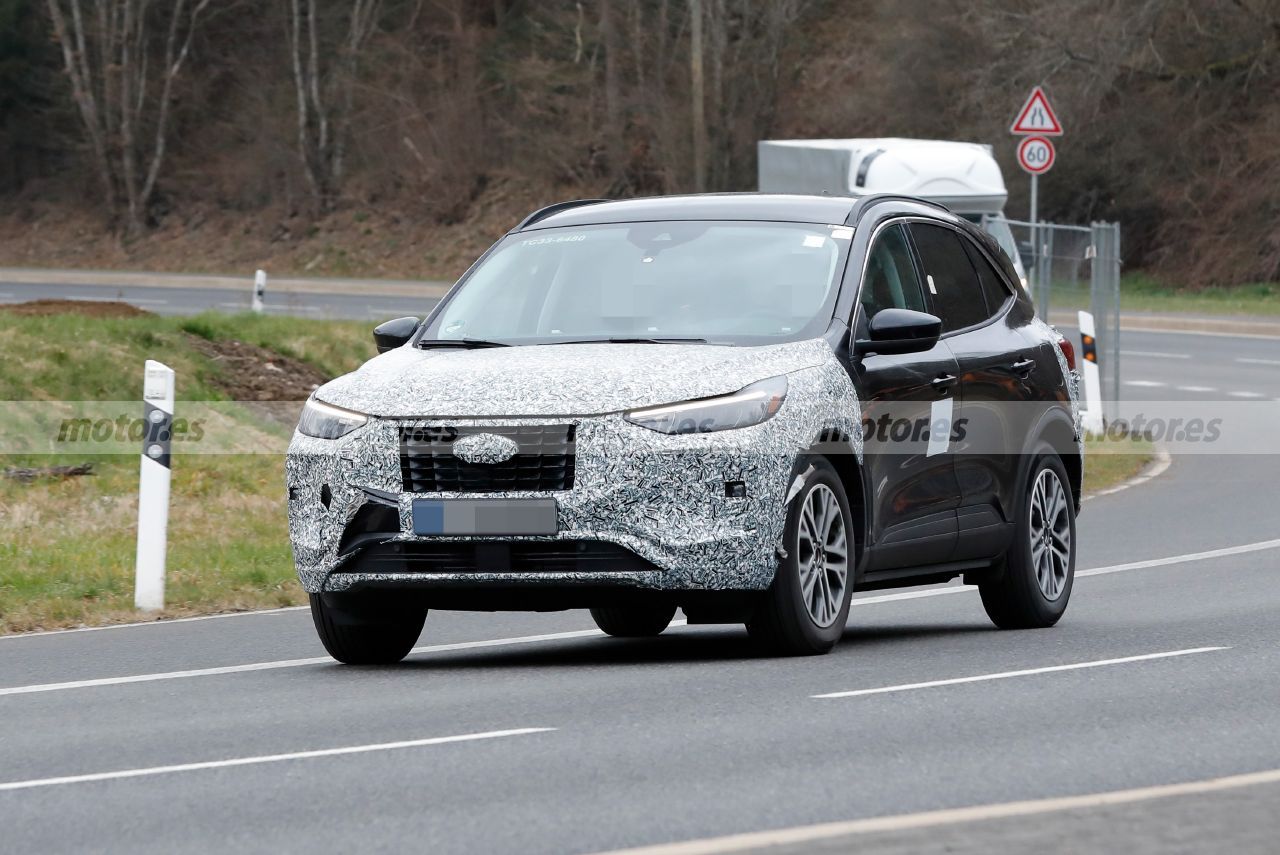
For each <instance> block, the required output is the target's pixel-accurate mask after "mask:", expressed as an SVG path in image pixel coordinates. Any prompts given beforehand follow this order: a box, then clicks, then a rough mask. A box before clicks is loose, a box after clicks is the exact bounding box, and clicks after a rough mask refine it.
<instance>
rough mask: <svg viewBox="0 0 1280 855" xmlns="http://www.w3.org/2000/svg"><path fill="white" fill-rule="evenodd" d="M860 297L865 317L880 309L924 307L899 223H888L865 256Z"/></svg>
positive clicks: (922, 294) (870, 316)
mask: <svg viewBox="0 0 1280 855" xmlns="http://www.w3.org/2000/svg"><path fill="white" fill-rule="evenodd" d="M861 301H862V310H863V314H864V315H865V316H866V319H867V320H868V321H869V320H871V318H872V317H874V316H875V314H876V312H878V311H880V310H881V309H914V310H915V311H917V312H923V311H925V305H924V292H923V291H922V290H921V288H920V277H919V275H917V273H916V268H915V265H914V264H912V262H911V252H910V250H908V249H907V239H906V235H905V234H903V232H902V226H890V227H889V228H887V229H885V230H884V231H883V232H881V233H880V236H879V237H877V238H876V242H875V245H874V246H873V247H872V248H871V255H870V257H869V258H868V259H867V275H866V276H865V277H864V278H863V281H862V296H861Z"/></svg>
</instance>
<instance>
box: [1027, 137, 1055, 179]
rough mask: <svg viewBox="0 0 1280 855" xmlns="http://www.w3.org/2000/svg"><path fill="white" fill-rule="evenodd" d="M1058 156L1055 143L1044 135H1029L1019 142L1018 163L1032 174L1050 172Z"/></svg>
mask: <svg viewBox="0 0 1280 855" xmlns="http://www.w3.org/2000/svg"><path fill="white" fill-rule="evenodd" d="M1056 156H1057V152H1055V151H1054V150H1053V143H1051V142H1050V141H1049V140H1047V139H1046V138H1044V137H1027V138H1026V139H1024V140H1023V141H1022V142H1020V143H1018V165H1019V166H1021V167H1022V168H1023V169H1025V170H1026V171H1027V172H1030V173H1031V174H1032V175H1039V174H1040V173H1042V172H1048V171H1049V168H1050V167H1051V166H1053V160H1054V158H1055V157H1056Z"/></svg>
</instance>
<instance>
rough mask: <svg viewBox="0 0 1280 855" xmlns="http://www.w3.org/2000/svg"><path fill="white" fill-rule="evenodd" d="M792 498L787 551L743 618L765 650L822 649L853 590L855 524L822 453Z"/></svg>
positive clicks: (801, 652)
mask: <svg viewBox="0 0 1280 855" xmlns="http://www.w3.org/2000/svg"><path fill="white" fill-rule="evenodd" d="M812 463H813V472H812V474H810V476H809V477H808V479H807V480H806V481H805V484H804V486H803V487H802V488H801V489H800V495H798V496H796V498H795V499H793V500H792V502H791V506H790V508H789V509H788V511H787V524H786V528H785V530H784V534H783V543H784V544H785V546H786V550H787V557H786V558H784V559H781V560H780V561H779V562H778V572H777V574H776V575H775V576H774V579H773V584H772V585H770V586H769V590H768V591H766V592H765V594H764V597H763V599H762V601H761V602H760V604H759V606H758V607H757V609H756V613H755V614H754V615H753V616H752V618H751V621H750V622H749V623H748V624H747V633H748V634H749V635H750V636H751V638H752V640H753V641H755V642H757V643H759V644H760V645H761V646H763V647H764V648H765V650H767V651H768V652H771V653H777V654H782V655H787V656H809V655H813V654H815V653H826V652H828V651H829V650H831V648H833V647H835V645H836V642H837V641H839V640H840V636H841V635H843V634H844V625H845V623H846V621H848V619H849V601H850V599H851V597H852V596H853V567H854V559H855V552H854V529H853V517H852V515H851V514H850V512H849V499H848V497H847V496H845V492H844V487H843V486H842V485H841V483H840V476H839V475H837V474H836V471H835V469H834V468H833V467H832V466H831V464H830V463H829V462H827V460H826V459H825V458H821V457H819V458H814V459H813V460H812Z"/></svg>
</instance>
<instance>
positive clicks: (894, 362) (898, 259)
mask: <svg viewBox="0 0 1280 855" xmlns="http://www.w3.org/2000/svg"><path fill="white" fill-rule="evenodd" d="M859 294H860V296H859V302H858V305H857V306H855V308H854V314H855V317H854V320H853V324H852V325H851V328H852V329H853V337H854V338H855V339H858V338H866V337H867V329H868V324H869V323H870V320H871V318H873V317H874V316H875V314H876V312H879V311H882V310H884V309H888V308H900V309H914V310H916V311H927V308H926V304H925V299H924V292H923V289H922V288H921V283H920V275H919V273H918V272H917V270H916V266H915V262H914V260H913V258H912V254H911V250H910V248H909V244H908V242H907V238H906V234H905V232H904V231H903V227H902V226H901V225H897V224H894V225H889V226H887V227H886V228H884V229H883V230H882V231H881V232H880V233H879V235H877V237H876V239H875V241H874V242H873V243H872V245H871V247H870V249H869V254H868V259H867V266H866V272H865V274H864V277H863V282H862V287H861V290H860V292H859ZM851 372H852V374H853V378H854V382H855V384H856V386H857V388H858V394H859V396H860V397H861V399H862V418H863V437H864V442H865V449H864V450H865V467H864V477H865V480H866V483H867V486H868V493H869V500H870V502H871V514H870V522H869V525H870V530H869V532H868V538H867V540H868V546H869V560H868V564H867V570H868V571H871V572H874V571H879V570H892V569H898V568H904V567H917V566H922V565H926V564H935V563H940V562H943V561H947V560H948V559H949V558H950V557H951V554H952V551H953V549H954V546H955V541H956V507H957V506H958V505H959V501H960V485H959V481H958V480H957V478H956V471H955V467H954V465H953V462H952V457H951V455H950V454H949V453H947V450H946V448H945V447H944V446H945V443H940V442H938V439H939V438H937V437H935V439H934V442H932V443H931V442H930V430H931V428H932V427H933V424H932V423H933V421H934V420H935V419H936V418H937V417H938V416H939V415H940V414H942V413H945V412H947V411H949V410H951V409H952V407H953V402H952V399H953V397H954V396H955V395H956V394H957V392H958V391H959V388H960V387H959V384H958V382H957V377H958V376H959V367H958V365H957V363H956V360H955V357H954V356H952V354H951V351H950V350H949V349H948V348H947V346H946V344H944V343H942V342H939V343H938V344H936V345H935V346H934V347H933V348H932V349H931V350H928V351H925V352H923V353H908V354H898V355H892V354H874V353H872V354H866V355H863V356H857V357H854V358H853V360H852V365H851Z"/></svg>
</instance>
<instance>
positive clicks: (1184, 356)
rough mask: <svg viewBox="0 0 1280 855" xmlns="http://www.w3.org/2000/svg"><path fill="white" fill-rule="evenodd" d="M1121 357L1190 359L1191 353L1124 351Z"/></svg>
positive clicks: (1121, 352)
mask: <svg viewBox="0 0 1280 855" xmlns="http://www.w3.org/2000/svg"><path fill="white" fill-rule="evenodd" d="M1120 355H1121V356H1144V357H1151V358H1152V359H1190V358H1191V354H1189V353H1162V352H1160V351H1158V350H1122V351H1120Z"/></svg>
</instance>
